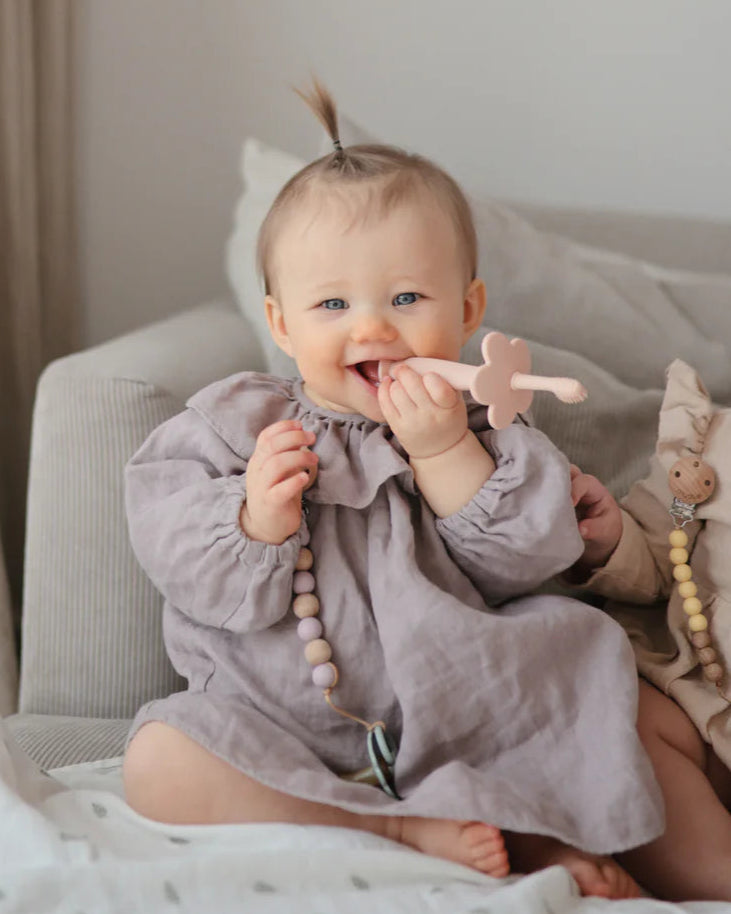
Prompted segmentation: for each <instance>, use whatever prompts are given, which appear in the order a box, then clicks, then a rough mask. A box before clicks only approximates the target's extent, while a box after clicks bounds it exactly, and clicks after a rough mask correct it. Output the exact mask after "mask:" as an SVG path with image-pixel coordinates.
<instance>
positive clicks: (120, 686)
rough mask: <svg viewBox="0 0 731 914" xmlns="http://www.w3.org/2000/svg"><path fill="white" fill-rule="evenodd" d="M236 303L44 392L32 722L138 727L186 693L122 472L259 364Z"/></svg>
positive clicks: (32, 615)
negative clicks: (70, 720)
mask: <svg viewBox="0 0 731 914" xmlns="http://www.w3.org/2000/svg"><path fill="white" fill-rule="evenodd" d="M246 331H247V328H246V324H245V322H244V321H243V320H242V319H241V317H240V315H239V314H238V313H237V311H236V310H235V309H233V308H232V307H231V306H229V305H223V304H218V305H207V306H201V307H199V308H196V309H193V310H191V311H189V312H185V313H184V314H181V315H178V316H176V317H174V318H170V319H168V320H166V321H161V322H159V323H158V324H155V325H152V326H150V327H147V328H145V329H143V330H141V331H136V332H135V333H133V334H130V335H128V336H125V337H121V338H119V339H117V340H114V341H112V342H111V343H106V344H103V345H102V346H99V347H96V348H95V349H90V350H87V351H86V352H83V353H78V354H76V355H73V356H68V357H66V358H64V359H60V360H58V361H56V362H54V363H52V364H51V365H50V366H49V367H48V368H47V369H46V371H45V372H44V374H43V376H42V377H41V379H40V382H39V385H38V391H37V396H36V404H35V410H34V426H33V439H32V452H31V470H30V480H29V493H28V534H27V541H26V583H25V594H24V609H23V662H22V672H21V693H20V711H21V712H26V713H36V714H61V715H74V716H76V715H79V716H84V717H111V718H127V717H132V716H133V715H134V713H135V712H136V711H137V709H138V707H139V706H140V705H141V704H143V703H144V702H146V701H148V700H150V699H152V698H156V697H159V696H162V695H166V694H168V693H169V692H171V691H175V690H176V689H178V688H180V687H181V686H182V684H183V683H182V682H181V680H180V679H179V678H178V677H177V676H176V675H175V674H174V672H173V670H172V667H171V666H170V663H169V661H168V660H167V657H166V654H165V650H164V647H163V643H162V633H161V612H162V609H161V607H162V603H161V598H160V596H159V594H158V593H157V592H156V591H155V589H154V587H153V586H152V584H151V583H150V581H149V580H148V579H147V577H146V575H145V574H144V573H143V572H142V570H141V568H140V567H139V566H138V564H137V561H136V559H135V558H134V555H133V553H132V549H131V547H130V544H129V536H128V533H127V525H126V520H125V512H124V502H123V491H122V486H123V467H124V465H125V464H126V462H127V461H128V460H129V458H130V457H131V456H132V454H133V453H134V451H135V450H136V449H137V448H138V447H139V446H140V444H141V443H142V442H143V441H144V439H145V438H146V437H147V435H148V434H149V433H150V432H151V431H152V429H153V428H154V427H155V426H157V425H159V424H160V423H161V422H163V421H164V420H165V419H167V418H169V417H170V416H172V415H173V414H174V413H176V412H179V411H180V410H181V409H182V407H183V404H184V401H185V399H186V398H187V397H188V396H189V395H190V394H192V393H193V392H194V391H196V390H197V389H199V388H200V387H202V386H204V385H205V384H208V383H210V382H211V381H213V380H215V379H216V378H219V377H223V376H226V375H228V374H231V373H233V372H235V371H240V370H242V369H244V368H250V367H252V366H253V367H256V365H257V360H258V358H259V354H258V353H259V350H258V347H256V346H255V345H254V346H252V341H251V339H250V338H248V337H247V332H246Z"/></svg>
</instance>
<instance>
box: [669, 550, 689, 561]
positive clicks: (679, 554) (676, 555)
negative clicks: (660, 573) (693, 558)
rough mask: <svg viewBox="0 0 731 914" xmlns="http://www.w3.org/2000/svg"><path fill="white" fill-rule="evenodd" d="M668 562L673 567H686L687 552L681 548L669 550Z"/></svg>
mask: <svg viewBox="0 0 731 914" xmlns="http://www.w3.org/2000/svg"><path fill="white" fill-rule="evenodd" d="M670 561H671V562H672V563H673V565H686V564H687V563H688V550H687V549H683V548H682V546H675V547H674V548H673V549H671V550H670Z"/></svg>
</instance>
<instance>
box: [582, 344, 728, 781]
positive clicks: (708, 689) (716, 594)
mask: <svg viewBox="0 0 731 914" xmlns="http://www.w3.org/2000/svg"><path fill="white" fill-rule="evenodd" d="M699 434H700V436H701V441H702V448H703V459H704V460H706V461H707V462H708V463H709V464H710V465H711V466H712V467H713V468H714V470H715V472H716V476H717V479H716V488H715V491H714V494H713V495H712V497H711V498H710V499H709V500H708V501H707V502H705V503H703V504H701V505H699V506H698V508H697V511H696V521H694V522H693V523H691V524H689V525H687V526H686V527H685V530H686V532H687V533H688V535H689V538H690V542H689V545H688V549H689V551H690V553H691V555H690V566H691V568H692V572H693V580H694V581H695V583H696V584H697V586H698V597H699V599H700V600H701V603H702V605H703V610H702V611H703V613H704V615H705V616H706V617H707V618H708V620H709V632H710V634H711V638H712V643H713V647H714V648H715V650H716V651H717V652H718V653H719V655H720V658H721V663H722V664H723V666H724V668H725V670H727V671H728V670H729V669H731V666H730V663H731V562H730V561H729V557H730V556H731V462H730V461H729V454H730V453H731V409H722V408H720V407H718V406H716V405H714V404H713V402H712V400H711V397H710V396H709V394H708V391H707V390H706V389H705V387H704V386H703V383H702V382H701V380H700V377H699V375H698V374H697V372H696V371H695V370H694V369H693V368H691V367H690V366H689V365H687V364H686V363H685V362H683V361H681V360H679V359H678V360H676V361H674V362H673V363H672V365H671V366H670V368H669V370H668V382H667V389H666V391H665V396H664V399H663V403H662V408H661V410H660V423H659V432H658V440H657V446H656V448H655V453H654V454H653V456H652V458H651V461H650V472H649V474H648V475H647V477H646V478H645V479H642V480H641V481H639V482H637V483H635V485H633V486H632V488H631V490H630V492H629V493H628V495H627V498H626V499H625V500H624V504H623V506H624V508H625V511H626V512H627V515H628V517H627V518H626V519H625V532H624V535H623V538H622V541H621V542H620V546H619V547H618V550H617V552H618V553H619V551H620V549H621V550H622V554H621V555H617V554H615V556H613V558H612V560H610V563H608V565H607V567H606V569H605V571H604V572H600V573H599V574H598V575H597V576H596V578H595V579H594V580H593V582H590V586H593V587H594V588H595V589H598V590H599V591H600V592H602V593H604V594H607V595H609V596H612V595H614V596H615V597H617V598H621V599H623V600H625V601H626V600H627V599H632V600H635V601H637V602H635V603H627V602H620V599H615V600H613V601H612V602H610V603H608V604H607V609H608V611H610V612H611V613H612V614H613V615H614V616H615V618H617V619H618V621H620V622H621V623H622V625H623V626H624V627H625V629H626V630H627V632H628V634H629V636H630V639H631V641H632V644H633V647H634V649H635V654H636V657H637V664H638V668H639V670H640V672H641V673H642V675H643V676H645V677H646V678H647V679H649V680H650V681H651V682H653V683H654V684H655V685H657V686H658V687H659V688H661V689H663V690H664V691H665V692H667V693H668V694H669V695H672V697H673V698H674V699H675V700H676V701H677V702H678V703H679V704H680V705H682V707H683V708H685V710H686V712H687V713H688V714H689V716H690V717H691V718H692V720H693V721H694V722H695V724H696V726H697V727H698V729H699V730H700V731H701V733H702V734H703V737H704V738H705V739H706V740H707V741H708V742H710V743H712V744H713V747H714V749H715V751H716V753H717V754H718V755H719V756H720V757H721V758H722V759H723V760H724V762H725V763H726V765H728V766H729V767H731V712H730V711H729V707H730V705H729V703H730V702H731V682H730V681H729V678H728V674H727V675H726V677H725V679H724V680H723V683H722V689H721V690H720V693H719V691H717V689H716V687H715V686H714V685H712V684H711V683H709V682H707V681H706V680H705V679H704V677H703V674H702V667H701V665H700V663H699V661H698V657H697V655H696V652H695V649H694V648H693V646H692V645H691V644H690V642H689V640H688V637H687V616H686V614H685V612H684V611H683V606H682V604H683V600H682V598H681V597H680V595H679V594H678V592H677V586H676V585H675V582H674V580H673V578H672V565H671V564H670V559H669V557H668V552H669V549H670V547H669V545H668V541H667V536H668V534H669V532H670V531H671V530H672V529H673V522H672V520H671V518H670V515H669V513H668V508H669V507H670V504H671V502H672V494H671V492H670V488H669V486H668V470H669V469H670V467H671V466H672V465H673V463H674V462H675V461H676V460H677V459H678V458H679V457H683V456H687V454H688V450H689V449H696V448H697V447H698V444H697V442H698V435H699ZM648 547H649V551H648ZM658 585H659V590H660V593H661V594H663V599H661V601H660V602H659V603H657V602H655V603H652V604H651V605H642V603H644V602H646V601H647V600H648V599H651V597H652V595H653V592H655V591H656V588H657V587H658ZM668 598H669V602H668Z"/></svg>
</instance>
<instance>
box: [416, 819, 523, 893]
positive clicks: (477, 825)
mask: <svg viewBox="0 0 731 914" xmlns="http://www.w3.org/2000/svg"><path fill="white" fill-rule="evenodd" d="M398 840H400V841H401V842H402V843H403V844H408V845H409V846H410V847H415V848H416V849H417V850H420V851H422V852H423V853H425V854H431V856H432V857H442V858H443V859H445V860H453V861H454V862H455V863H462V864H464V865H465V866H471V867H473V868H474V869H476V870H480V872H482V873H487V875H488V876H495V877H496V878H498V879H500V878H502V877H504V876H507V875H508V873H509V872H510V865H509V863H508V852H507V851H506V850H505V843H504V841H503V836H502V834H501V833H500V829H498V828H495V826H494V825H486V824H485V823H484V822H460V821H453V820H451V819H422V818H420V817H418V816H407V817H404V818H403V819H401V829H400V836H399V838H398Z"/></svg>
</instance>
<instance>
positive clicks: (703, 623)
mask: <svg viewBox="0 0 731 914" xmlns="http://www.w3.org/2000/svg"><path fill="white" fill-rule="evenodd" d="M688 628H689V629H690V630H691V631H692V632H703V631H705V630H706V629H707V628H708V619H706V617H705V616H704V615H703V614H702V613H698V615H697V616H691V617H690V618H689V619H688ZM312 643H313V644H314V642H312Z"/></svg>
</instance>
